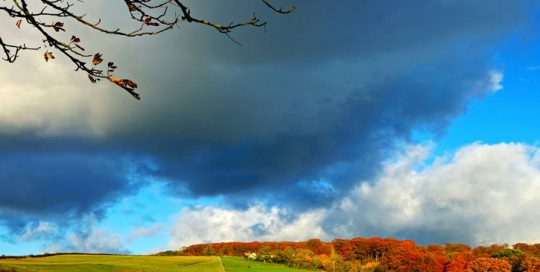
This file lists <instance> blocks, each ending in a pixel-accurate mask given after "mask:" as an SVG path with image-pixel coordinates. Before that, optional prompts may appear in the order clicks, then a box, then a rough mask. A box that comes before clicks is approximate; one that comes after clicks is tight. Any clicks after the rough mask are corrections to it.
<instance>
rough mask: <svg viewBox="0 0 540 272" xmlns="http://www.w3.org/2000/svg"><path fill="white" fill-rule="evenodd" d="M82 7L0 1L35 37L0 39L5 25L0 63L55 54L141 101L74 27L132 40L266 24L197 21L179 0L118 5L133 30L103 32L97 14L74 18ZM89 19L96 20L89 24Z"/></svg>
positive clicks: (69, 1)
mask: <svg viewBox="0 0 540 272" xmlns="http://www.w3.org/2000/svg"><path fill="white" fill-rule="evenodd" d="M81 2H82V0H2V1H0V12H3V14H4V15H6V16H9V17H10V18H12V20H13V24H12V28H14V29H17V28H18V29H21V28H29V29H32V30H35V32H36V33H37V34H38V35H39V37H40V38H39V39H37V40H36V41H28V42H18V41H13V40H11V39H8V38H7V37H6V36H5V35H6V32H5V31H6V29H7V26H4V25H3V26H2V29H1V30H0V55H2V59H3V60H4V61H7V62H9V63H13V62H15V61H17V59H18V58H19V56H20V54H21V53H22V52H24V51H39V52H41V54H42V55H43V58H44V59H45V61H52V60H54V59H55V58H56V57H57V56H58V55H63V56H64V57H65V58H66V59H67V60H68V61H70V62H72V63H73V64H74V65H75V70H77V71H82V72H84V73H86V74H87V76H88V79H89V80H90V81H91V82H92V83H96V82H97V81H100V80H107V81H109V82H111V83H113V84H116V85H117V86H119V87H121V88H122V89H124V90H125V91H127V92H128V93H130V94H131V95H132V96H133V97H134V98H136V99H140V96H139V94H138V93H137V92H135V89H136V88H137V84H136V83H135V82H134V81H133V80H130V79H126V78H121V77H116V76H114V75H113V74H114V72H115V70H116V69H117V66H116V64H115V63H114V62H112V61H105V59H104V57H103V55H102V53H100V52H96V51H95V50H89V48H88V43H87V41H83V40H81V38H79V36H78V35H77V34H76V33H73V30H72V29H74V25H75V24H79V25H82V26H84V27H86V28H88V29H90V30H92V31H96V32H100V33H104V34H109V35H118V36H124V37H128V38H129V37H131V38H133V37H140V36H146V35H156V34H160V33H162V32H165V31H169V30H171V29H174V28H177V27H178V26H179V25H180V24H182V23H194V24H202V25H206V26H208V27H210V28H213V29H215V30H216V31H217V32H219V33H222V34H224V35H227V36H228V37H229V38H231V39H232V37H231V36H230V33H231V32H232V31H233V30H234V29H236V28H240V27H262V26H264V25H265V24H266V22H264V21H261V20H260V19H259V18H258V17H257V16H256V14H255V13H253V14H252V15H251V16H250V18H249V19H247V20H244V21H240V22H228V23H218V22H214V21H212V20H209V19H207V18H204V17H199V14H200V12H199V11H195V10H193V11H192V10H191V9H190V7H189V6H188V5H187V4H185V3H184V2H185V1H181V0H123V6H124V10H118V11H117V12H115V16H123V17H124V18H125V20H126V21H134V22H135V23H136V25H137V27H135V28H133V29H124V28H122V27H112V28H108V27H105V26H103V24H102V21H109V20H107V19H110V18H99V14H97V16H96V14H84V13H78V12H77V11H76V8H77V7H78V5H80V4H81ZM119 2H122V1H119ZM261 4H262V5H263V6H265V7H266V8H269V9H271V10H273V11H274V12H276V13H280V14H287V13H290V12H292V11H293V10H294V7H291V8H286V9H284V8H281V7H276V6H274V5H272V4H271V3H270V2H269V1H268V0H261ZM196 13H197V14H196ZM91 17H94V18H97V19H95V20H92V19H90V18H91ZM68 33H69V34H68ZM233 41H234V40H233ZM92 51H94V52H92Z"/></svg>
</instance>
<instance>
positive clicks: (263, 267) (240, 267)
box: [221, 257, 313, 272]
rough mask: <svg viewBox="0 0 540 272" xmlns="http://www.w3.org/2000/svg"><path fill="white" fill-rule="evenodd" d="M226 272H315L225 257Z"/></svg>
mask: <svg viewBox="0 0 540 272" xmlns="http://www.w3.org/2000/svg"><path fill="white" fill-rule="evenodd" d="M221 259H222V260H223V266H224V267H225V271H226V272H307V271H310V272H313V270H305V269H295V268H289V267H286V266H284V265H278V264H268V263H261V262H256V261H247V260H244V259H241V258H236V257H223V258H221Z"/></svg>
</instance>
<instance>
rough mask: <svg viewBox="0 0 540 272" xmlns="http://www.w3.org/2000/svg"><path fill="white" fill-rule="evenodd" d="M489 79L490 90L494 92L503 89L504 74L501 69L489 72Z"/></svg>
mask: <svg viewBox="0 0 540 272" xmlns="http://www.w3.org/2000/svg"><path fill="white" fill-rule="evenodd" d="M489 79H490V80H489V82H490V85H491V87H490V90H491V91H493V92H496V91H500V90H502V89H503V85H502V82H503V79H504V74H503V73H502V72H501V71H491V72H490V73H489Z"/></svg>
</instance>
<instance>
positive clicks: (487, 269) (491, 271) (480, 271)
mask: <svg viewBox="0 0 540 272" xmlns="http://www.w3.org/2000/svg"><path fill="white" fill-rule="evenodd" d="M511 268H512V266H511V265H510V263H508V262H507V261H505V260H501V259H497V258H485V257H482V258H478V259H475V260H474V261H472V263H471V264H470V266H469V269H470V270H471V271H473V272H510V269H511Z"/></svg>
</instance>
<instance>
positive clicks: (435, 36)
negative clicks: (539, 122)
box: [0, 0, 532, 218]
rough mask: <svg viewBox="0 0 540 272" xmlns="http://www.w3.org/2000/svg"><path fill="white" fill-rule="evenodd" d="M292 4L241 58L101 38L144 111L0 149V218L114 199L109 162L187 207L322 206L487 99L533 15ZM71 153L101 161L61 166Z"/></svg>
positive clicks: (178, 37)
mask: <svg viewBox="0 0 540 272" xmlns="http://www.w3.org/2000/svg"><path fill="white" fill-rule="evenodd" d="M281 4H283V5H287V4H288V3H281ZM294 4H295V5H296V6H297V8H298V11H297V12H296V13H294V14H291V15H287V16H277V15H275V14H272V13H270V12H261V13H258V14H259V16H260V17H264V16H266V18H269V19H270V20H271V21H270V22H269V25H268V27H267V30H266V32H264V31H258V30H246V29H244V30H239V31H237V32H235V33H233V35H234V38H235V39H237V40H239V41H241V42H242V43H243V46H242V47H239V46H237V45H236V44H235V43H233V42H231V41H230V40H228V39H227V38H226V37H224V36H222V35H219V34H217V33H215V32H214V31H211V30H209V29H206V28H202V27H201V26H193V25H189V26H184V27H183V28H182V29H181V30H180V31H179V32H178V33H168V34H165V35H163V36H161V37H160V38H156V39H147V38H145V39H141V40H139V41H138V43H133V44H130V46H125V44H122V43H125V42H126V41H125V40H119V39H117V38H114V37H113V38H109V37H103V40H101V41H100V42H101V44H103V46H105V47H107V48H108V49H109V50H107V51H108V53H109V54H110V55H115V56H117V59H118V60H117V63H122V65H123V66H122V69H123V70H121V71H122V73H125V74H131V75H139V77H138V81H139V82H144V86H143V88H145V92H144V96H143V100H142V101H141V103H138V104H136V103H133V101H131V100H129V99H128V97H126V96H120V95H119V96H118V98H117V97H116V96H115V97H107V99H102V100H100V101H102V104H100V107H101V111H100V113H101V115H104V116H106V118H101V119H99V120H98V121H95V122H94V123H92V126H93V128H94V127H97V130H99V131H100V133H99V135H98V136H96V137H93V136H92V135H89V136H88V135H85V136H84V137H82V136H81V137H76V136H71V138H70V139H71V140H69V141H63V140H62V139H63V135H60V136H59V135H48V136H47V135H45V136H43V135H39V133H37V134H32V135H28V134H26V135H25V137H26V138H28V139H29V140H28V141H27V143H28V144H17V143H21V142H23V141H22V140H21V139H20V137H19V136H20V135H16V136H13V134H9V135H7V136H5V137H3V138H2V141H1V143H0V145H1V146H3V147H5V148H6V149H9V150H11V151H10V152H12V153H10V154H7V155H6V156H5V157H4V158H3V159H2V160H1V161H0V164H1V165H0V168H2V169H11V166H12V165H17V164H19V165H18V166H17V167H16V168H15V169H18V170H11V171H15V172H13V173H12V174H11V176H14V177H16V178H17V180H20V181H21V182H19V183H17V184H21V185H20V190H23V191H21V192H20V193H18V194H13V195H11V194H9V195H8V194H6V195H2V194H0V197H2V200H1V202H0V206H1V207H2V211H3V214H4V215H3V216H4V217H6V214H7V212H6V211H9V210H16V211H19V212H24V213H30V214H33V213H35V214H37V213H38V211H48V210H53V211H63V212H66V211H71V210H74V211H86V210H90V209H92V208H93V207H96V206H99V205H100V204H101V203H103V202H104V201H108V200H110V199H111V198H112V196H114V195H116V194H118V193H121V192H124V190H125V188H126V186H127V181H126V180H125V176H124V175H125V173H126V171H127V170H126V168H122V167H119V166H117V165H115V163H114V162H113V161H116V160H115V159H116V157H115V156H111V155H109V154H111V153H110V152H114V154H134V155H136V156H137V155H140V156H145V157H150V158H152V159H153V161H154V162H155V164H156V168H155V169H154V170H153V171H149V172H146V173H147V174H148V175H151V176H155V177H160V178H165V179H166V180H167V181H168V182H169V184H170V185H171V187H172V188H175V189H176V190H177V191H178V192H182V193H183V194H187V195H193V196H201V195H217V194H222V195H225V196H230V199H231V200H235V202H236V203H237V204H242V203H244V204H245V203H246V202H247V201H251V200H255V199H256V200H268V201H271V202H277V203H280V204H283V205H286V204H287V203H290V202H295V203H301V204H304V205H300V206H298V205H297V206H296V207H302V208H312V207H314V206H317V205H322V204H324V203H328V201H331V200H333V199H335V198H336V197H338V196H341V195H342V194H343V192H346V191H347V190H348V189H349V188H351V186H352V185H354V184H355V182H358V180H362V179H366V178H368V177H370V176H372V175H373V174H374V173H376V172H377V171H378V165H379V164H380V161H381V160H382V159H383V158H385V157H386V154H387V152H389V151H391V150H392V148H393V146H394V145H395V144H396V142H399V141H402V140H407V139H408V138H409V137H410V134H411V132H412V131H413V130H414V129H418V128H420V129H425V130H428V131H435V132H437V133H440V132H442V131H444V129H445V127H446V124H447V122H448V121H449V120H450V119H451V118H453V117H455V116H456V115H458V114H460V113H461V112H463V111H464V110H465V108H466V105H467V102H468V101H469V100H470V99H471V98H472V97H479V96H483V95H484V94H487V93H489V92H490V91H492V90H493V89H494V88H496V86H495V85H496V83H497V82H496V77H494V76H493V75H494V70H495V69H497V65H496V63H495V62H494V55H495V53H496V52H495V51H494V50H493V48H494V47H496V44H497V43H500V42H502V41H504V39H505V38H506V37H507V35H509V34H510V33H513V32H514V31H519V30H522V29H524V28H526V26H527V24H528V22H529V21H528V20H529V18H530V16H531V14H530V11H531V10H532V9H531V8H530V3H529V1H519V2H516V1H504V0H500V1H472V0H471V1H443V0H439V1H429V2H426V1H406V2H405V1H347V2H342V3H339V4H336V3H335V2H329V1H295V3H294ZM253 10H260V4H259V3H258V2H257V3H253V2H249V3H248V1H230V2H226V3H225V2H218V3H216V2H214V1H212V2H209V1H208V2H205V3H201V2H197V3H195V4H193V12H199V14H200V15H201V16H204V14H207V13H205V12H209V15H208V16H209V17H210V18H216V19H218V20H219V19H222V20H229V19H230V18H242V16H246V14H247V15H250V14H251V12H252V11H253ZM213 13H214V14H213ZM224 14H230V17H227V18H225V17H226V16H224ZM114 92H117V90H114ZM111 101H112V102H111ZM101 115H100V116H101ZM81 118H82V119H83V120H84V118H85V117H81ZM86 118H88V119H90V118H92V116H88V117H86ZM60 134H61V133H60ZM36 149H37V150H40V152H39V153H38V154H35V151H34V150H36ZM58 150H61V153H59V154H57V153H56V152H59V151H58ZM80 150H85V151H87V150H92V152H93V154H99V155H95V157H93V158H91V159H83V158H79V157H77V158H71V157H69V156H68V157H65V156H64V155H62V154H63V153H62V152H68V153H69V152H70V151H80ZM41 152H48V153H50V154H48V155H47V156H44V155H40V154H42V153H41ZM12 154H19V155H15V156H14V155H12ZM49 160H52V161H49ZM22 162H24V163H22ZM135 162H136V161H135ZM111 163H112V164H111ZM63 164H65V166H64V167H63V166H61V165H63ZM32 169H38V170H39V171H37V172H36V171H33V170H32ZM49 169H51V170H49ZM8 173H9V172H8ZM10 180H11V179H10V178H9V176H8V175H2V176H1V177H0V184H6V185H8V184H11V183H10ZM55 182H57V183H59V184H57V186H53V185H51V184H54V183H55ZM60 183H61V184H60ZM22 184H24V185H22ZM60 185H62V186H67V187H62V188H63V189H62V190H60V191H57V190H55V188H59V186H60ZM15 188H18V187H15ZM24 190H26V191H24ZM44 192H48V193H49V194H50V195H47V196H44V194H43V193H44ZM53 196H54V197H53ZM240 196H241V198H239V197H240ZM10 197H11V198H10ZM239 199H240V200H239ZM65 207H70V208H69V209H68V208H65ZM7 218H11V217H10V216H7Z"/></svg>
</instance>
